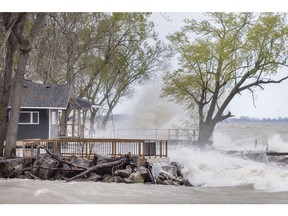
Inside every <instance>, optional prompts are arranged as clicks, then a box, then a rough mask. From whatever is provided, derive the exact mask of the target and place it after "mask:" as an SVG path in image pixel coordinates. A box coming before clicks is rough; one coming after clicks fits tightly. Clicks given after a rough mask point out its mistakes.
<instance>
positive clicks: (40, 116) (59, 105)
mask: <svg viewBox="0 0 288 216" xmlns="http://www.w3.org/2000/svg"><path fill="white" fill-rule="evenodd" d="M72 103H73V104H72ZM68 106H72V107H74V108H75V107H76V109H77V110H78V113H80V110H85V109H90V108H95V107H99V106H97V105H95V104H93V103H91V102H89V101H87V100H83V99H79V98H77V99H73V98H71V86H70V85H67V84H58V85H43V84H39V83H35V82H32V81H31V80H25V81H24V92H23V98H22V103H21V111H20V119H19V127H18V134H17V140H23V139H35V138H41V139H48V138H57V137H59V136H60V126H59V122H60V115H61V114H62V113H63V112H64V111H65V110H67V108H68ZM10 108H11V107H10V105H9V106H8V110H9V109H10ZM62 135H63V134H62ZM64 135H66V134H64Z"/></svg>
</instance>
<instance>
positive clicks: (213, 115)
mask: <svg viewBox="0 0 288 216" xmlns="http://www.w3.org/2000/svg"><path fill="white" fill-rule="evenodd" d="M208 16H209V20H208V19H207V20H203V21H196V20H193V19H192V20H187V19H186V20H185V23H186V25H185V26H184V27H183V28H182V29H181V31H179V32H176V33H174V34H172V35H169V36H168V39H169V40H170V42H171V47H172V49H173V54H177V55H178V60H179V61H178V62H179V66H180V68H179V69H177V70H175V71H172V72H169V73H167V74H166V75H165V76H164V87H163V89H162V96H163V97H164V96H166V97H169V98H170V99H171V100H173V101H175V102H176V103H178V104H182V105H184V106H185V107H186V108H187V109H188V110H192V111H194V113H197V118H198V127H199V136H198V143H199V144H206V143H208V141H209V138H210V137H211V135H212V133H213V130H214V128H215V126H216V124H217V123H219V122H221V121H224V120H225V119H228V118H230V117H232V114H231V112H229V111H227V106H228V105H229V103H230V102H231V101H232V99H233V98H234V97H235V96H236V95H237V94H241V93H242V92H243V91H250V92H251V93H252V96H253V95H254V91H255V89H256V88H261V89H264V88H263V86H264V85H267V84H270V83H280V82H282V81H284V80H286V79H287V78H288V76H283V77H281V78H277V77H279V74H278V76H276V74H277V71H278V69H279V68H281V67H287V66H288V65H287V58H288V55H287V54H288V46H287V45H288V44H287V43H288V25H287V20H286V14H283V13H278V14H273V13H260V14H256V15H254V14H253V13H209V14H208ZM193 37H195V39H193Z"/></svg>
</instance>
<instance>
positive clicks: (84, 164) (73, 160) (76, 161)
mask: <svg viewBox="0 0 288 216" xmlns="http://www.w3.org/2000/svg"><path fill="white" fill-rule="evenodd" d="M68 160H69V161H70V162H71V163H72V164H74V165H75V166H76V167H77V166H82V167H86V168H89V167H90V166H92V165H93V162H92V161H91V160H87V159H85V158H80V157H77V156H75V155H73V156H70V157H69V158H68Z"/></svg>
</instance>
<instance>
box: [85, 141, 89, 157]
mask: <svg viewBox="0 0 288 216" xmlns="http://www.w3.org/2000/svg"><path fill="white" fill-rule="evenodd" d="M85 157H86V159H89V158H88V142H85Z"/></svg>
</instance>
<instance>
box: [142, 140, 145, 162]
mask: <svg viewBox="0 0 288 216" xmlns="http://www.w3.org/2000/svg"><path fill="white" fill-rule="evenodd" d="M142 148H143V156H142V158H143V159H145V155H146V149H145V148H146V144H145V141H143V142H142Z"/></svg>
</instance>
